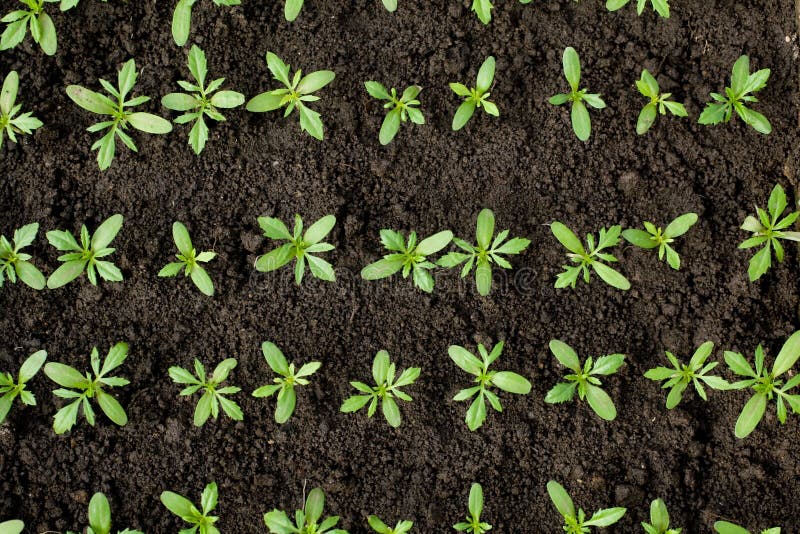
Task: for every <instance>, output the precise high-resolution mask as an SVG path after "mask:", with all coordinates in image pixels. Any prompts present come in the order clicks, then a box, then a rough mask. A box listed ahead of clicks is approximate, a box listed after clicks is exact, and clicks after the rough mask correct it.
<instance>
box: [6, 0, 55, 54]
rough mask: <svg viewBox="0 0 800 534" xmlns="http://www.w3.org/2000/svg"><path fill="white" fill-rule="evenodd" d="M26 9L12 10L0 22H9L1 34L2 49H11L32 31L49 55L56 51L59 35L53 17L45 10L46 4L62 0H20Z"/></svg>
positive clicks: (35, 39) (35, 38)
mask: <svg viewBox="0 0 800 534" xmlns="http://www.w3.org/2000/svg"><path fill="white" fill-rule="evenodd" d="M19 1H20V3H21V4H23V5H24V6H25V8H24V9H18V10H16V11H11V12H10V13H8V14H7V15H6V16H5V17H3V18H2V19H0V22H5V23H6V24H8V26H6V29H5V31H4V32H3V34H2V35H0V51H2V50H9V49H11V48H14V47H15V46H17V45H18V44H20V43H21V42H22V41H23V40H24V39H25V35H27V33H28V28H30V31H31V37H33V40H34V42H36V43H37V44H38V45H39V46H40V47H41V48H42V51H43V52H44V53H45V54H47V55H48V56H52V55H54V54H55V53H56V49H57V48H58V37H57V36H56V27H55V25H54V24H53V19H51V18H50V15H48V14H47V13H46V12H45V4H53V3H55V2H58V1H60V0H19Z"/></svg>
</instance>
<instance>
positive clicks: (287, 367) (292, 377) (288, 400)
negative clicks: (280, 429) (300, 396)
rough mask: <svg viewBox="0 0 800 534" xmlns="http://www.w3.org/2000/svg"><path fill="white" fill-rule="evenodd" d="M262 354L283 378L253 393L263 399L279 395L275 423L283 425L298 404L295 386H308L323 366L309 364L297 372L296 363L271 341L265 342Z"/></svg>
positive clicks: (271, 367) (318, 363)
mask: <svg viewBox="0 0 800 534" xmlns="http://www.w3.org/2000/svg"><path fill="white" fill-rule="evenodd" d="M261 352H262V353H263V354H264V359H265V360H267V365H269V367H270V369H272V371H273V372H274V373H276V374H278V375H280V376H281V377H282V378H275V379H273V382H275V384H270V385H266V386H261V387H260V388H258V389H257V390H255V391H254V392H253V396H254V397H258V398H263V397H270V396H272V395H274V394H275V393H277V394H278V395H277V400H278V404H277V406H276V408H275V422H276V423H278V424H279V425H282V424H283V423H285V422H286V421H288V420H289V418H290V417H291V416H292V414H293V413H294V408H295V404H296V403H297V394H296V393H295V390H294V388H295V386H307V385H308V384H309V381H308V379H307V378H306V377H308V376H311V375H313V374H314V373H316V372H317V371H318V370H319V368H320V367H321V366H322V364H321V363H320V362H309V363H306V364H304V365H303V366H302V367H300V369H298V370H297V371H295V366H294V363H292V364H289V363H288V362H287V361H286V357H285V356H284V355H283V352H281V349H279V348H278V346H277V345H275V343H272V342H271V341H265V342H264V343H263V344H262V345H261Z"/></svg>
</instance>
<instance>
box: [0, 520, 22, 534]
mask: <svg viewBox="0 0 800 534" xmlns="http://www.w3.org/2000/svg"><path fill="white" fill-rule="evenodd" d="M24 529H25V523H23V522H22V521H20V520H19V519H12V520H11V521H3V522H2V523H0V534H22V531H23V530H24Z"/></svg>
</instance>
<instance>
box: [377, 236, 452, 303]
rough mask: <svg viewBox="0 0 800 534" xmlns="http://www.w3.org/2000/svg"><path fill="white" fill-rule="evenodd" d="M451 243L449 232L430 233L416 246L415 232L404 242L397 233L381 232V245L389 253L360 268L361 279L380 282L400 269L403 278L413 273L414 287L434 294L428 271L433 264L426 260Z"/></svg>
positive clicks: (431, 278) (403, 238) (431, 279)
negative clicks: (430, 234)
mask: <svg viewBox="0 0 800 534" xmlns="http://www.w3.org/2000/svg"><path fill="white" fill-rule="evenodd" d="M452 240H453V232H451V231H450V230H444V231H442V232H439V233H436V234H433V235H432V236H430V237H427V238H425V239H423V240H422V241H420V242H419V243H417V233H416V232H411V233H410V234H409V235H408V240H407V241H406V239H405V237H403V234H401V233H400V232H396V231H394V230H386V229H384V230H381V243H383V246H384V247H385V248H386V249H387V250H389V251H391V252H392V253H391V254H387V255H385V256H384V257H383V259H381V260H378V261H376V262H375V263H370V264H369V265H367V266H366V267H364V268H363V269H361V278H363V279H364V280H379V279H381V278H388V277H389V276H392V275H393V274H395V273H397V272H400V270H402V271H403V278H408V275H409V273H413V280H414V285H415V286H417V287H418V288H420V289H421V290H423V291H425V292H426V293H430V292H432V291H433V283H434V282H433V276H431V274H430V273H429V272H428V271H430V270H431V269H434V268H435V267H436V264H434V263H432V262H431V261H429V260H428V256H431V255H432V254H436V253H437V252H439V251H440V250H442V249H443V248H445V247H446V246H447V245H448V244H450V241H452Z"/></svg>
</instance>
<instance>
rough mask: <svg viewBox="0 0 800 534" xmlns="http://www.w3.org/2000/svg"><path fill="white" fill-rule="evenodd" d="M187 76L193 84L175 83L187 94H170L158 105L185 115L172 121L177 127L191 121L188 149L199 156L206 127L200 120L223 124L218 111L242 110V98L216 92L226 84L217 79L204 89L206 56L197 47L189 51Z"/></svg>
mask: <svg viewBox="0 0 800 534" xmlns="http://www.w3.org/2000/svg"><path fill="white" fill-rule="evenodd" d="M189 72H191V74H192V76H193V77H194V81H195V83H191V82H187V81H185V80H181V81H179V82H178V85H180V86H181V88H182V89H183V90H185V91H189V93H170V94H168V95H166V96H165V97H164V98H162V99H161V105H162V106H164V107H165V108H167V109H171V110H173V111H185V112H186V113H184V114H183V115H181V116H180V117H178V118H177V119H175V123H177V124H185V123H187V122H191V121H194V125H193V126H192V129H191V130H189V145H190V146H191V147H192V150H194V153H195V154H197V155H198V156H199V155H200V152H202V151H203V149H204V148H205V146H206V141H208V126H206V123H205V120H203V117H204V116H207V117H208V118H210V119H212V120H215V121H224V120H225V117H224V116H223V115H222V113H220V112H219V109H231V108H235V107H238V106H241V105H242V104H244V95H243V94H242V93H237V92H236V91H217V89H219V88H220V86H221V85H222V84H223V83H225V78H217V79H216V80H214V81H212V82H211V83H209V84H208V85H206V75H207V74H208V67H207V63H206V54H205V52H203V51H202V50H201V49H200V48H198V47H197V45H192V48H191V50H189ZM212 93H213V94H212Z"/></svg>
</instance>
